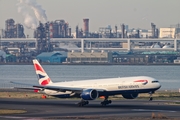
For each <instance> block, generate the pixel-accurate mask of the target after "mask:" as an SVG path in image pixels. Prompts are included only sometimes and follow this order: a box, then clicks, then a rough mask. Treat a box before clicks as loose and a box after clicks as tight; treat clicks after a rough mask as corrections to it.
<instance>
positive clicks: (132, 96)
mask: <svg viewBox="0 0 180 120" xmlns="http://www.w3.org/2000/svg"><path fill="white" fill-rule="evenodd" d="M122 96H123V97H124V98H126V99H135V98H137V97H138V93H130V94H122Z"/></svg>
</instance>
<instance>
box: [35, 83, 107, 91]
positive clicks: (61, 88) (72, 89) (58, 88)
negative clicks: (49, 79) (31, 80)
mask: <svg viewBox="0 0 180 120" xmlns="http://www.w3.org/2000/svg"><path fill="white" fill-rule="evenodd" d="M33 87H35V88H41V89H49V90H55V91H61V92H65V91H73V92H81V91H83V90H84V89H88V88H80V87H64V86H50V85H48V86H41V85H40V86H38V85H34V86H33ZM92 89H93V88H92ZM94 89H95V90H97V91H98V92H104V91H106V90H105V89H96V88H94Z"/></svg>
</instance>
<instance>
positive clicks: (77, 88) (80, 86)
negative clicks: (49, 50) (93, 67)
mask: <svg viewBox="0 0 180 120" xmlns="http://www.w3.org/2000/svg"><path fill="white" fill-rule="evenodd" d="M33 64H34V68H35V72H36V75H37V77H38V81H39V85H32V88H27V89H32V90H34V91H35V92H40V93H43V94H46V95H49V96H54V97H58V98H71V97H78V98H81V101H80V102H79V103H78V106H85V105H87V104H89V101H91V100H96V99H97V98H99V97H102V96H103V97H104V101H102V102H101V105H102V106H106V105H108V104H110V103H111V102H112V101H111V100H109V99H108V98H109V96H113V95H122V96H123V97H124V98H125V99H135V98H137V97H138V95H139V94H140V93H149V94H150V99H149V100H150V101H151V100H153V98H152V94H153V93H154V92H155V91H156V90H158V89H159V88H160V87H161V84H160V83H159V81H158V80H156V79H155V78H152V77H148V76H135V77H120V78H106V79H93V80H80V81H67V82H53V81H52V80H51V78H50V77H49V76H48V74H47V73H46V72H45V70H44V69H43V67H42V66H41V65H40V63H39V62H38V60H37V59H34V60H33ZM11 83H14V84H24V83H17V82H11ZM26 85H27V84H26Z"/></svg>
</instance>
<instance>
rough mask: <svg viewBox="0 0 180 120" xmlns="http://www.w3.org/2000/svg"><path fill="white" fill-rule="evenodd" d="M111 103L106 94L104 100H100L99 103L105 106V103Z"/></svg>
mask: <svg viewBox="0 0 180 120" xmlns="http://www.w3.org/2000/svg"><path fill="white" fill-rule="evenodd" d="M111 103H112V101H111V100H108V96H106V97H105V99H104V101H102V102H101V105H102V106H106V105H108V104H111Z"/></svg>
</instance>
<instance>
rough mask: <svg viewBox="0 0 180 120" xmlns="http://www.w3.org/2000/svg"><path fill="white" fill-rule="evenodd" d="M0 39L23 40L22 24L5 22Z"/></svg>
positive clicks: (10, 21) (10, 20) (9, 20)
mask: <svg viewBox="0 0 180 120" xmlns="http://www.w3.org/2000/svg"><path fill="white" fill-rule="evenodd" d="M1 37H2V38H25V37H26V36H25V34H24V27H23V25H22V24H19V23H17V24H15V21H14V20H13V19H7V20H6V21H5V30H2V31H1Z"/></svg>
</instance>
